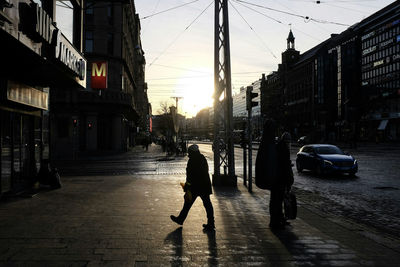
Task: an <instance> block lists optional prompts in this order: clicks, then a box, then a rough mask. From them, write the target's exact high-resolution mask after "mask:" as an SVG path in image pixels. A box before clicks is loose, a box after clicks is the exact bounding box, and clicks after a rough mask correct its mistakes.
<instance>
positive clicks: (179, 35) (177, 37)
mask: <svg viewBox="0 0 400 267" xmlns="http://www.w3.org/2000/svg"><path fill="white" fill-rule="evenodd" d="M196 1H198V0H196ZM213 3H214V0H213V1H211V3H210V4H209V5H208V6H207V7H206V8H205V9H204V10H203V11H202V12H201V13H200V14H199V15H198V16H197V17H196V18H195V19H194V20H193V21H192V22H191V23H190V24H189V25H188V26H187V27H186V28H185V29H184V30H183V31H182V32H180V33H179V34H178V35H177V36H176V38H175V39H174V40H173V41H172V42H171V43H170V44H169V45H168V46H167V47H166V48H165V49H164V50H163V51H162V52H161V54H160V55H158V56H157V57H156V58H155V59H154V60H153V61H152V62H151V63H150V64H149V67H150V66H151V65H153V63H154V62H156V61H157V60H158V59H159V58H160V57H161V56H162V55H163V54H164V53H165V52H166V51H167V50H168V48H170V47H171V46H172V45H173V44H174V43H175V42H176V41H177V40H178V39H179V37H181V35H182V34H183V33H184V32H185V31H186V30H188V29H189V28H190V26H192V25H193V23H195V22H196V20H197V19H198V18H200V16H201V15H203V13H204V12H206V10H207V9H208V8H209V7H210V6H211V5H212V4H213Z"/></svg>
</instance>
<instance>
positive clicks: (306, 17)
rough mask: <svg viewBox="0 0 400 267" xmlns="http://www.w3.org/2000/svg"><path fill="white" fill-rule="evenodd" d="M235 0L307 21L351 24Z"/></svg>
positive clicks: (341, 24)
mask: <svg viewBox="0 0 400 267" xmlns="http://www.w3.org/2000/svg"><path fill="white" fill-rule="evenodd" d="M235 1H236V2H241V3H244V4H248V5H252V6H256V7H259V8H263V9H268V10H271V11H275V12H279V13H283V14H286V15H290V16H294V17H298V18H302V19H304V21H305V22H308V21H310V20H313V21H315V22H318V23H324V24H335V25H340V26H346V27H347V26H350V25H348V24H343V23H339V22H333V21H327V20H320V19H313V18H310V17H309V16H303V15H299V14H295V13H291V12H287V11H282V10H279V9H275V8H270V7H266V6H262V5H258V4H254V3H250V2H247V1H243V0H235Z"/></svg>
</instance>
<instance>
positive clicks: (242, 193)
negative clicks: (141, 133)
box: [0, 146, 400, 266]
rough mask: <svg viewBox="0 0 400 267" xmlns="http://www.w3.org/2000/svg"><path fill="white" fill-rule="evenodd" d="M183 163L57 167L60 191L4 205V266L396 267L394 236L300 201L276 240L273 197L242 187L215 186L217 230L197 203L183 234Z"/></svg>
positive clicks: (134, 160) (121, 159)
mask: <svg viewBox="0 0 400 267" xmlns="http://www.w3.org/2000/svg"><path fill="white" fill-rule="evenodd" d="M186 160H187V158H166V157H165V156H164V155H162V153H160V150H159V149H158V147H155V146H152V147H151V148H150V150H149V151H142V150H134V151H132V152H130V153H127V154H125V155H122V156H113V157H111V156H110V157H103V158H97V159H95V158H93V159H91V160H86V161H83V160H82V161H79V162H77V163H75V164H73V165H71V162H64V163H62V162H60V163H59V166H58V167H59V168H60V170H61V173H62V182H63V187H62V188H61V189H58V190H52V191H41V192H39V193H38V194H36V195H33V196H32V197H31V198H10V199H6V200H3V201H2V202H0V218H1V220H0V266H398V261H399V260H400V242H399V239H398V236H397V237H388V236H386V235H382V234H381V233H380V232H378V231H376V230H375V229H374V228H370V227H368V226H364V225H360V224H357V223H354V222H352V221H348V220H345V219H342V218H340V217H336V216H332V215H331V214H330V213H326V212H324V210H321V209H318V207H317V206H314V205H308V204H307V202H303V200H302V194H301V193H299V211H298V218H297V219H296V220H294V221H292V222H291V225H290V226H288V227H287V229H286V230H283V231H280V232H272V231H271V230H270V229H269V228H268V222H269V215H268V204H267V203H268V199H269V193H268V191H262V190H258V189H257V188H254V192H253V194H249V193H248V192H247V188H245V187H243V186H242V184H241V183H240V182H239V183H238V188H224V187H220V188H214V194H213V195H211V201H212V203H213V205H214V210H215V220H216V231H215V232H203V230H202V224H203V223H204V222H205V221H206V214H205V210H204V208H203V206H202V204H201V201H200V200H198V201H197V202H196V203H195V204H194V205H193V207H192V209H191V211H190V213H189V216H188V218H187V220H186V222H185V224H184V225H183V227H180V226H179V225H177V224H175V223H173V222H172V221H171V220H170V218H169V215H171V214H175V215H177V214H178V212H179V210H180V208H181V207H182V204H183V192H182V189H181V188H180V185H179V182H181V181H184V180H185V175H184V173H185V167H186ZM63 164H64V165H63ZM209 165H210V166H212V164H211V163H210V162H209ZM116 166H119V167H118V168H116ZM68 168H69V169H68ZM211 169H212V167H211ZM63 171H64V172H63ZM67 174H69V175H67Z"/></svg>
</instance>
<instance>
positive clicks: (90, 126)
mask: <svg viewBox="0 0 400 267" xmlns="http://www.w3.org/2000/svg"><path fill="white" fill-rule="evenodd" d="M87 127H88V129H89V130H91V129H92V127H93V124H92V123H91V122H89V123H88V125H87Z"/></svg>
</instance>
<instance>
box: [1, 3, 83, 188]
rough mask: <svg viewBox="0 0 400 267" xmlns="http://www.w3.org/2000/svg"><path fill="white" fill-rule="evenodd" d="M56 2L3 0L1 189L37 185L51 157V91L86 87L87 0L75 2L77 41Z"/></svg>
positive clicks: (74, 26) (74, 13) (74, 29)
mask: <svg viewBox="0 0 400 267" xmlns="http://www.w3.org/2000/svg"><path fill="white" fill-rule="evenodd" d="M56 2H57V1H55V0H54V1H53V0H42V1H40V0H35V1H27V0H26V1H16V0H7V1H0V40H1V51H0V57H1V63H0V94H1V96H0V153H1V157H0V194H1V193H4V192H8V191H19V190H21V189H22V188H24V186H28V187H29V186H32V184H33V183H34V182H35V181H36V176H37V172H38V170H39V168H40V165H41V163H42V162H45V161H46V160H48V159H49V157H50V153H51V152H52V150H51V147H49V139H50V138H51V137H52V136H51V135H50V134H49V127H50V125H49V112H52V111H53V110H52V108H53V107H51V106H50V105H49V98H50V97H51V95H53V94H57V92H64V91H65V90H70V88H74V89H75V90H77V89H84V88H85V86H86V70H85V69H86V59H85V58H84V56H83V55H82V54H81V43H82V39H81V35H82V10H83V9H82V6H81V1H79V0H71V1H70V2H71V4H72V6H73V21H72V22H73V26H72V28H73V42H72V43H71V42H70V41H68V39H67V38H66V37H65V36H64V34H63V33H62V31H61V30H60V28H58V27H57V21H58V19H59V18H58V17H56V12H55V9H56ZM50 107H51V108H50ZM50 114H51V113H50ZM51 126H52V125H51Z"/></svg>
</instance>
